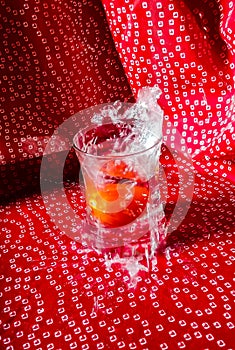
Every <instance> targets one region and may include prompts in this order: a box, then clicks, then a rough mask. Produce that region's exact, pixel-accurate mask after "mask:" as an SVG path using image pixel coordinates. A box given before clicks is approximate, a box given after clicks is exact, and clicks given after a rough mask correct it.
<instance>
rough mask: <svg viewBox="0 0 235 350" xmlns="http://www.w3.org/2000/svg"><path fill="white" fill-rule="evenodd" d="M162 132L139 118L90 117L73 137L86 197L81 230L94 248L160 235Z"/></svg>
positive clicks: (161, 220) (161, 217)
mask: <svg viewBox="0 0 235 350" xmlns="http://www.w3.org/2000/svg"><path fill="white" fill-rule="evenodd" d="M161 142H162V139H161V134H160V135H159V134H155V133H154V128H151V127H150V125H148V124H146V123H144V122H143V121H141V120H138V119H135V118H132V119H129V120H119V121H118V120H117V121H113V120H112V119H111V118H109V117H105V118H103V119H102V123H101V124H97V123H94V121H92V118H91V121H89V123H87V125H86V127H85V128H82V129H81V130H79V131H78V132H77V133H76V135H75V136H74V139H73V146H74V149H75V151H76V155H77V157H78V160H79V163H80V170H81V172H80V173H81V177H80V183H81V184H83V191H84V196H85V200H86V219H85V220H86V231H87V232H86V233H87V235H89V236H90V237H89V238H90V239H89V241H90V242H92V245H93V246H95V247H97V248H105V247H117V246H122V245H125V244H129V243H132V242H137V241H138V240H139V239H141V240H143V239H144V237H148V239H149V237H150V235H152V236H153V234H154V237H155V238H156V237H159V236H160V235H161V232H162V231H163V230H164V228H163V221H164V213H163V209H162V204H161V199H160V191H159V186H160V184H159V177H158V173H159V156H160V152H161Z"/></svg>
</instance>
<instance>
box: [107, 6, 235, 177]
mask: <svg viewBox="0 0 235 350" xmlns="http://www.w3.org/2000/svg"><path fill="white" fill-rule="evenodd" d="M103 4H104V5H105V9H106V13H107V17H108V21H109V24H110V28H111V31H112V33H113V37H114V39H115V43H116V47H117V50H118V52H119V55H120V58H121V61H122V63H123V67H124V69H125V72H126V74H127V77H128V79H129V82H130V84H131V87H132V90H133V91H134V92H135V93H137V92H138V90H139V88H140V87H141V86H145V85H154V84H156V83H157V84H158V85H159V87H160V88H161V90H162V91H163V94H162V97H161V100H160V103H161V106H162V107H163V109H164V113H165V118H166V120H170V121H171V122H172V123H174V126H175V127H176V128H177V130H178V131H179V132H180V133H182V134H183V136H184V139H185V142H186V144H187V146H188V148H189V151H190V152H191V154H192V156H193V157H195V158H197V159H203V158H204V157H205V156H207V157H210V158H212V159H213V158H215V157H216V158H218V157H220V158H226V159H228V158H229V159H231V160H233V159H234V145H235V144H234V123H235V120H234V115H235V101H234V96H235V93H234V67H235V66H234V63H235V57H234V50H235V44H234V21H235V10H234V3H233V1H230V2H226V1H221V2H220V1H219V2H218V1H214V0H210V1H208V0H199V1H193V2H192V1H169V0H163V1H151V0H150V1H135V2H132V1H126V0H125V1H124V0H123V1H122V0H118V1H106V0H103ZM226 159H224V162H223V164H222V167H221V168H222V169H223V170H224V172H225V173H226V172H228V168H229V167H231V166H232V165H233V164H231V163H228V162H227V160H226ZM208 163H209V162H208ZM209 169H210V170H211V171H212V172H213V169H214V165H213V163H212V166H211V167H210V166H209ZM219 171H220V170H219ZM233 173H234V167H233Z"/></svg>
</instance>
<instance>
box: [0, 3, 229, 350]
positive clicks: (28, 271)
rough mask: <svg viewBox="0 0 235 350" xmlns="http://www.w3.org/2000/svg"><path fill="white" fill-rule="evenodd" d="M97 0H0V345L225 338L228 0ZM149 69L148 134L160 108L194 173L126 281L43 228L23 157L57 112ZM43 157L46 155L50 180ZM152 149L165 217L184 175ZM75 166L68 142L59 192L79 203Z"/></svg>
mask: <svg viewBox="0 0 235 350" xmlns="http://www.w3.org/2000/svg"><path fill="white" fill-rule="evenodd" d="M103 5H104V7H105V12H104V10H103V8H102V4H101V2H99V1H97V0H95V1H85V0H84V1H78V2H74V1H72V0H71V1H67V2H62V1H61V2H60V1H57V0H53V1H50V2H45V1H44V2H40V1H36V2H33V1H32V2H27V1H23V0H22V1H17V2H14V3H13V2H10V3H9V2H6V1H2V2H1V64H2V66H1V68H2V71H1V72H2V74H1V96H0V100H1V118H0V133H1V139H0V151H1V160H0V161H1V165H0V181H1V182H0V185H1V188H0V191H1V200H2V205H1V208H0V230H1V236H0V254H1V260H0V348H1V349H6V350H11V349H17V350H18V349H38V350H39V349H42V350H44V349H63V350H64V349H82V350H87V349H90V350H93V349H105V350H106V349H137V350H138V349H145V350H147V349H148V350H155V349H174V350H175V349H184V348H188V349H197V348H198V349H220V348H221V349H233V348H234V329H235V323H234V316H235V312H234V294H235V292H234V275H233V273H234V271H233V270H234V269H233V263H234V259H235V256H234V252H235V247H234V221H235V205H234V203H235V175H234V174H235V172H234V101H235V100H234V19H235V18H234V15H235V14H234V11H235V10H234V3H233V1H225V0H223V1H222V0H220V1H214V0H198V1H189V0H184V1H172V0H162V1H152V0H149V1H130V0H125V1H121V0H115V1H111V2H109V1H106V0H103ZM105 16H107V21H106V17H105ZM108 24H109V28H110V30H111V32H110V31H109V28H108ZM113 40H114V41H113ZM115 45H116V50H117V51H116V50H115ZM156 83H157V84H158V85H159V86H160V88H161V89H162V92H163V93H162V96H161V100H160V103H161V106H162V108H163V109H164V113H165V129H164V130H165V138H164V142H165V143H166V144H167V145H169V142H170V141H171V140H172V137H173V135H171V137H170V139H169V135H168V134H167V129H168V127H169V125H168V123H169V122H171V123H172V124H173V125H174V126H175V127H176V128H177V130H178V131H179V133H181V134H182V136H183V138H184V140H185V142H186V145H187V147H188V149H189V152H190V153H191V155H192V164H193V167H194V173H195V183H194V191H193V199H192V202H191V205H190V208H189V211H188V213H187V215H186V216H185V217H183V218H182V222H181V224H180V225H179V226H178V227H177V229H176V230H174V231H173V232H171V233H170V234H169V235H168V237H167V240H166V246H164V247H160V248H159V250H158V253H157V265H156V266H155V267H154V268H153V269H150V270H149V271H141V272H140V273H139V275H138V276H137V280H135V281H134V282H136V284H135V283H133V281H131V280H130V276H129V275H128V273H127V271H125V270H124V269H123V268H121V267H120V265H118V264H116V265H114V266H113V267H112V268H110V269H107V268H105V265H104V258H103V256H102V255H101V254H98V253H97V252H96V251H94V250H89V249H84V247H82V246H81V245H80V244H79V243H78V242H75V241H73V240H72V239H71V238H69V237H67V236H66V235H64V234H63V232H62V231H61V230H60V229H59V228H57V227H55V225H54V223H53V222H52V219H51V218H50V216H49V215H48V214H47V212H46V209H45V203H44V201H43V198H42V196H41V194H40V192H39V189H40V186H39V185H40V183H39V172H40V163H41V157H42V154H43V150H44V148H45V146H46V144H47V142H48V139H49V137H50V136H51V135H52V133H53V132H54V130H55V128H56V127H57V126H58V125H60V124H61V123H62V122H63V121H64V120H66V119H67V118H69V117H70V116H71V115H72V114H74V113H76V112H77V111H79V110H82V109H85V108H87V107H89V106H91V105H94V104H100V103H103V102H107V101H114V100H117V99H121V100H131V99H132V96H133V95H134V96H136V94H137V91H138V89H139V88H140V87H142V86H145V85H150V86H152V85H154V84H156ZM173 141H174V140H173ZM173 141H172V142H173ZM58 151H59V147H58ZM55 160H56V156H55V157H54V155H53V154H49V155H47V164H48V172H49V173H50V175H51V176H52V178H51V179H49V180H50V181H51V182H52V183H53V170H54V171H56V170H55V169H56V167H55V166H54V163H53V162H55ZM161 164H162V170H163V173H164V174H165V178H166V180H167V181H166V182H165V185H166V188H165V187H164V186H165V185H164V186H163V188H162V193H163V195H165V196H166V199H167V203H166V206H165V212H166V217H167V219H168V220H171V217H172V215H173V214H172V213H174V209H175V210H176V217H177V215H178V216H179V217H180V215H182V208H184V205H185V206H186V202H187V199H190V193H188V192H187V191H189V190H188V188H187V185H188V183H187V181H188V180H185V181H186V183H183V185H185V188H184V193H183V194H184V196H181V197H180V195H179V193H180V188H179V187H180V186H179V179H180V176H179V173H178V171H179V170H180V169H179V167H181V173H182V172H183V176H184V175H185V179H187V174H188V173H189V172H190V171H192V169H191V167H192V164H191V163H190V162H189V160H188V159H187V158H185V159H181V163H177V159H174V157H173V154H171V153H169V150H167V147H163V152H162V156H161ZM179 164H180V165H179ZM177 167H178V168H177ZM77 171H78V164H77V160H76V159H75V158H74V155H73V152H72V151H71V152H69V154H68V156H67V160H66V164H65V169H64V177H65V195H66V196H67V198H68V200H69V201H70V203H71V207H73V209H74V210H75V211H79V212H81V211H82V210H83V207H84V203H83V202H82V197H81V194H80V188H79V184H78V182H77ZM181 175H182V174H181ZM75 180H76V181H75ZM181 180H182V179H181ZM189 187H190V186H189ZM58 193H59V192H58V189H57V184H56V183H53V186H49V187H48V196H50V197H51V198H53V199H54V202H55V204H56V205H57V206H58V208H61V206H60V204H61V203H60V202H61V198H60V197H59V196H58ZM187 196H188V198H187ZM179 198H180V201H181V205H180V206H179V207H177V201H178V200H179ZM184 201H185V203H184ZM62 214H64V215H66V213H62ZM62 218H63V215H62ZM161 248H165V251H164V250H163V249H161Z"/></svg>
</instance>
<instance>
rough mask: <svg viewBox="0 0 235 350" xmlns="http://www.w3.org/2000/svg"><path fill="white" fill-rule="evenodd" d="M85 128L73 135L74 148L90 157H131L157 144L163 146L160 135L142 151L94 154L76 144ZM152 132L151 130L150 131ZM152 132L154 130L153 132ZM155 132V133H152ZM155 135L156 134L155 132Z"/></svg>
mask: <svg viewBox="0 0 235 350" xmlns="http://www.w3.org/2000/svg"><path fill="white" fill-rule="evenodd" d="M84 130H85V129H82V130H80V131H78V132H77V133H76V134H75V135H74V137H73V148H74V149H75V151H78V152H80V153H81V154H83V155H85V156H87V157H90V158H94V159H113V158H116V159H118V158H123V157H131V156H135V155H139V154H142V153H145V152H148V151H150V150H151V149H153V148H154V147H156V146H161V144H162V137H159V138H158V139H157V140H156V142H154V143H153V144H152V145H151V146H149V147H147V148H144V149H142V150H140V151H136V152H130V153H112V154H108V155H96V154H92V153H88V152H86V151H83V150H82V149H81V148H79V147H78V146H77V145H76V141H75V139H76V138H77V137H78V135H79V134H81V133H82V131H84ZM150 132H151V131H150ZM151 133H152V132H151ZM152 134H153V133H152ZM153 135H154V134H153Z"/></svg>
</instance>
